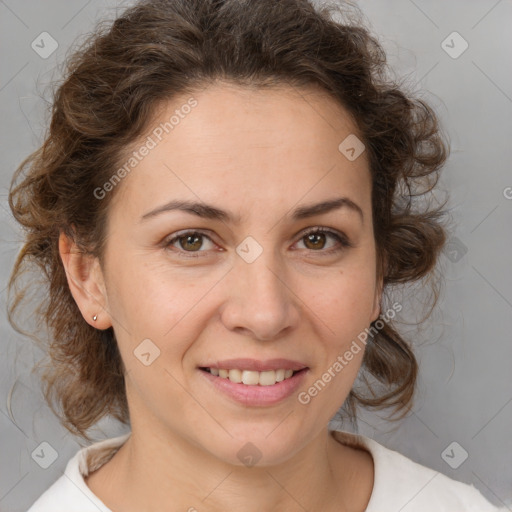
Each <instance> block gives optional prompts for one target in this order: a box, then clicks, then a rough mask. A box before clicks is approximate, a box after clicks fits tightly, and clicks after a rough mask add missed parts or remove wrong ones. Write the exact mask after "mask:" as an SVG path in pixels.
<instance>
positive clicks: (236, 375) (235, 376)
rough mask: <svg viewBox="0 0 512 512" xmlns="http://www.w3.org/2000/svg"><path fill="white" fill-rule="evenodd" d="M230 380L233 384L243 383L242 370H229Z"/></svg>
mask: <svg viewBox="0 0 512 512" xmlns="http://www.w3.org/2000/svg"><path fill="white" fill-rule="evenodd" d="M228 379H229V380H230V381H231V382H236V383H240V382H242V372H241V371H240V370H229V373H228Z"/></svg>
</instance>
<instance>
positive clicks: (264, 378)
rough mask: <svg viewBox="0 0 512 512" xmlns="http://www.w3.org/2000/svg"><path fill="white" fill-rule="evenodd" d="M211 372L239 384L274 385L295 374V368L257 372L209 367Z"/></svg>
mask: <svg viewBox="0 0 512 512" xmlns="http://www.w3.org/2000/svg"><path fill="white" fill-rule="evenodd" d="M208 370H209V372H210V373H211V374H212V375H215V376H216V377H217V376H218V377H221V378H223V379H229V380H230V381H231V382H235V383H237V384H240V383H243V384H245V385H247V386H258V385H260V386H273V385H274V384H276V383H277V382H281V381H283V380H285V379H289V378H290V377H291V376H292V375H293V370H284V369H280V370H266V371H264V372H256V371H252V370H238V369H231V370H223V369H222V370H221V369H217V368H208Z"/></svg>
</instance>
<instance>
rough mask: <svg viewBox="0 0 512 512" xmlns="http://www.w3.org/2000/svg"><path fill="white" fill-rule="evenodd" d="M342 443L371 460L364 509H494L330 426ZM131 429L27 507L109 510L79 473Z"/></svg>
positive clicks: (42, 511) (76, 463)
mask: <svg viewBox="0 0 512 512" xmlns="http://www.w3.org/2000/svg"><path fill="white" fill-rule="evenodd" d="M332 433H333V435H334V437H335V439H337V440H338V441H340V442H341V441H342V442H343V443H344V444H349V445H353V446H362V447H364V448H365V449H366V450H367V451H369V452H370V453H371V455H372V457H373V463H374V484H373V491H372V494H371V497H370V501H369V503H368V506H367V508H366V512H397V511H398V510H400V512H434V511H435V512H496V511H498V510H499V509H498V508H497V507H495V506H494V505H491V503H489V502H488V501H487V500H486V499H485V498H484V497H483V496H482V494H480V492H479V491H478V490H477V489H476V488H475V487H473V486H472V485H468V484H464V483H462V482H458V481H457V480H453V479H451V478H449V477H447V476H445V475H443V474H442V473H439V472H438V471H434V470H433V469H430V468H427V467H425V466H422V465H420V464H417V463H416V462H414V461H412V460H410V459H408V458H407V457H405V456H403V455H402V454H400V453H398V452H396V451H394V450H390V449H388V448H386V447H384V446H383V445H381V444H379V443H378V442H377V441H375V440H374V439H371V438H369V437H366V436H363V435H361V434H352V433H348V432H335V431H333V432H332ZM129 436H130V433H128V434H125V435H123V436H119V437H115V438H112V439H106V440H104V441H100V442H98V443H94V444H92V445H90V446H88V447H85V448H82V449H80V450H79V451H78V452H77V453H76V455H75V456H74V457H73V458H71V459H70V460H69V462H68V464H67V466H66V469H65V471H64V474H63V475H62V476H61V477H60V478H59V479H58V480H57V481H56V482H55V483H54V484H53V485H52V486H51V487H50V488H49V489H48V490H47V491H45V492H44V493H43V494H42V495H41V496H40V497H39V499H38V500H37V501H36V502H35V503H34V504H33V505H32V507H31V508H30V509H29V510H28V512H112V511H111V510H110V509H109V508H107V507H106V506H105V505H104V504H103V503H102V501H101V500H100V499H99V498H98V497H97V496H96V495H95V494H93V492H92V491H91V490H90V489H89V487H88V486H87V484H86V483H85V480H84V477H86V476H87V475H88V474H89V473H92V472H93V471H95V470H96V469H98V468H99V467H101V466H102V465H103V464H105V463H106V462H107V461H108V460H109V459H110V458H111V457H112V456H113V455H114V453H115V452H116V451H117V450H118V449H119V448H120V447H121V446H122V445H123V443H124V442H125V441H126V440H127V439H128V437H129Z"/></svg>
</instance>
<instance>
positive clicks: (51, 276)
mask: <svg viewBox="0 0 512 512" xmlns="http://www.w3.org/2000/svg"><path fill="white" fill-rule="evenodd" d="M333 12H334V13H335V14H339V15H340V16H341V17H342V18H344V19H343V20H335V16H333ZM356 18H357V12H356V9H355V7H354V6H353V5H350V4H347V5H346V6H343V5H341V6H340V5H339V3H338V6H333V5H330V6H329V5H327V6H323V7H321V8H320V7H318V6H317V7H315V6H313V5H312V4H311V3H310V2H309V1H307V0H280V1H279V2H275V0H258V1H257V2H254V1H252V0H149V1H142V2H139V3H138V4H136V5H135V6H134V7H132V8H129V9H128V10H126V11H125V12H124V13H123V14H122V15H121V16H120V17H119V18H117V19H116V20H115V21H114V23H113V24H110V25H104V24H103V25H101V24H100V25H99V26H98V27H97V29H96V31H95V32H94V33H93V34H92V35H91V36H90V37H89V38H88V40H87V41H86V42H85V43H84V44H83V45H82V47H81V48H79V49H78V50H76V51H75V53H74V54H73V55H72V57H71V58H70V59H69V60H68V65H67V70H66V73H65V77H64V79H63V80H62V83H61V84H60V85H59V86H58V88H56V90H55V93H54V98H53V102H52V112H51V122H50V125H49V130H48V133H47V134H46V138H45V141H44V143H43V144H42V146H41V147H40V148H39V149H38V150H37V151H35V152H34V153H33V154H32V155H30V156H29V157H28V158H27V159H26V160H25V161H24V162H22V164H21V165H20V166H19V168H18V169H17V171H16V173H15V175H14V177H13V182H12V185H11V190H10V194H9V205H10V208H11V210H12V212H13V215H14V217H15V219H16V220H17V221H18V222H19V223H20V224H21V225H22V226H23V228H24V237H25V238H24V244H23V246H22V249H21V251H20V253H19V255H18V257H17V260H16V262H15V265H14V268H13V271H12V274H11V278H10V281H9V292H10V296H11V295H12V293H13V292H15V293H14V296H13V297H11V298H10V299H9V310H8V313H9V320H10V322H11V324H12V325H13V326H14V327H15V328H16V329H17V330H19V331H20V332H24V333H25V334H27V332H25V331H24V330H23V329H21V327H19V324H18V323H17V322H16V320H15V319H14V317H15V313H16V312H17V310H18V309H19V307H20V305H21V304H22V303H23V302H24V298H25V297H26V292H27V291H28V288H30V287H31V286H34V285H35V283H34V282H29V283H28V284H26V285H24V286H23V287H21V286H20V283H21V279H22V276H23V275H24V273H25V272H26V271H28V270H34V269H36V270H37V271H38V272H39V274H41V272H42V276H43V279H44V283H45V284H46V286H47V294H46V296H45V297H44V300H43V301H42V302H41V303H40V304H39V307H38V309H37V312H36V313H37V314H36V320H39V321H40V322H41V324H42V323H43V322H44V323H45V325H46V327H47V328H48V330H49V332H50V337H49V338H50V340H49V341H47V342H44V343H45V344H44V349H45V350H46V352H47V354H48V359H49V364H48V365H47V368H46V371H45V374H44V376H43V381H44V392H45V397H46V400H47V401H48V403H49V404H50V406H51V407H52V408H53V410H54V412H55V413H56V414H57V415H58V416H59V417H60V419H61V421H62V423H63V425H64V426H65V427H66V428H68V429H69V430H70V431H71V432H73V433H75V434H78V435H81V436H82V437H84V438H88V436H87V430H88V429H89V428H90V427H91V426H93V425H94V424H95V423H96V422H97V421H98V420H100V419H101V418H102V417H103V416H105V415H111V416H113V417H115V418H117V419H119V420H120V421H122V422H125V423H128V422H129V412H128V405H127V401H126V395H125V385H124V376H123V372H124V367H123V364H122V361H121V357H120V354H119V351H118V348H117V342H116V339H115V336H114V332H113V330H112V328H110V329H107V330H105V331H100V330H97V329H94V328H93V327H91V326H90V325H89V324H87V323H86V322H85V320H84V319H83V317H82V315H81V313H80V311H79V309H78V307H77V305H76V303H75V301H74V299H73V297H72V295H71V293H70V290H69V287H68V284H67V280H66V275H65V272H64V268H63V265H62V261H61V259H60V256H59V250H58V239H59V234H60V233H61V232H64V233H66V234H67V235H68V236H70V237H72V238H73V239H74V240H75V242H76V243H77V245H78V246H79V247H80V248H81V249H82V250H83V251H84V253H87V254H92V255H95V256H97V257H98V258H100V260H101V257H102V254H103V251H104V247H105V240H106V238H105V226H106V219H107V214H108V206H109V203H110V201H111V199H112V196H113V195H114V193H110V194H107V196H106V197H105V198H104V199H102V200H96V199H93V198H94V197H95V196H94V190H95V189H96V188H97V187H101V186H102V185H103V184H104V183H106V182H107V181H108V180H109V179H110V178H111V176H112V174H113V170H115V169H117V166H118V165H119V162H122V161H123V159H122V157H123V155H126V151H127V148H129V147H130V145H131V144H133V143H134V142H136V141H137V137H139V136H140V135H141V134H143V132H144V130H145V129H146V128H147V126H148V123H149V122H150V121H151V118H152V115H153V114H154V112H155V107H156V106H157V105H158V104H159V102H161V101H165V100H169V99H172V98H174V97H175V96H176V95H183V94H191V93H193V92H194V91H198V90H201V89H202V88H205V87H207V86H208V85H209V84H212V83H214V82H216V81H218V80H223V81H226V82H229V83H234V84H237V85H243V86H246V87H258V88H265V87H275V86H288V87H294V88H296V89H297V90H298V91H300V90H301V88H302V87H309V86H312V87H317V88H318V87H319V88H321V89H322V90H323V91H325V92H327V93H328V94H330V95H331V96H332V97H333V98H335V99H336V100H337V101H338V102H340V103H341V104H342V105H343V106H344V108H345V109H346V110H347V111H348V112H349V113H350V114H351V115H352V116H353V119H354V122H355V123H356V126H357V128H358V130H359V136H360V138H362V140H363V142H364V144H365V146H366V151H367V154H368V158H369V162H370V171H371V175H372V183H373V188H372V209H373V221H374V235H375V240H376V247H377V255H378V258H377V260H378V268H377V273H378V276H379V277H380V278H382V280H383V284H384V286H385V287H386V288H385V289H387V287H388V286H392V285H393V284H403V283H409V282H413V281H418V280H422V279H424V278H429V277H432V273H433V271H434V267H435V264H436V261H437V259H438V255H439V253H440V250H441V249H442V247H443V244H444V242H445V237H446V235H445V229H444V227H443V225H442V223H441V219H440V217H441V215H442V214H443V212H442V210H441V208H436V209H434V208H430V209H428V208H427V209H424V210H423V211H419V210H418V209H415V208H413V207H412V203H413V200H414V199H415V198H417V197H422V196H425V195H426V194H427V193H429V192H430V191H431V190H432V188H433V187H434V186H435V184H436V183H437V179H438V173H439V170H440V169H441V167H442V165H443V164H444V162H445V160H446V158H447V155H448V145H447V144H446V143H445V142H444V140H443V136H442V133H441V130H440V127H439V123H438V120H437V118H436V115H435V113H434V111H433V109H432V108H431V107H429V106H428V104H426V103H425V102H424V101H423V100H421V99H417V98H414V97H413V96H412V95H410V94H407V93H406V92H405V91H404V90H403V88H400V87H399V85H398V84H397V83H396V81H393V80H391V79H390V78H389V77H388V76H387V64H386V56H385V53H384V51H383V49H382V47H381V46H380V44H379V43H378V41H377V40H376V39H375V37H374V36H372V35H371V34H370V31H369V30H368V29H367V28H365V27H364V25H363V24H361V23H359V22H356ZM38 286H40V285H39V284H38ZM436 300H437V295H436ZM18 312H19V311H18ZM33 337H35V338H36V339H38V337H37V335H33ZM39 341H40V342H41V343H43V341H42V340H39ZM362 369H363V370H364V372H366V373H367V374H369V375H370V376H373V377H374V378H375V379H377V381H379V382H380V383H382V384H383V385H384V386H385V387H386V390H387V391H386V392H385V393H384V394H381V395H376V394H375V393H373V392H372V393H371V396H363V395H359V394H357V393H356V392H355V391H354V390H352V391H351V392H350V394H349V396H348V397H347V400H346V401H345V404H344V407H345V408H346V410H347V411H348V412H349V415H350V417H351V420H352V421H353V420H354V418H355V414H356V409H355V406H356V404H357V403H359V404H362V405H364V406H369V407H375V408H384V407H388V406H395V410H398V411H399V410H402V409H408V407H409V405H410V402H411V400H412V398H413V395H414V390H415V383H416V376H417V371H418V365H417V361H416V359H415V356H414V353H413V351H412V349H411V348H410V346H409V343H408V342H406V341H405V340H404V339H403V338H402V337H401V335H400V334H399V333H398V332H397V330H396V329H395V328H394V326H393V322H391V321H390V322H387V323H386V325H385V326H384V328H383V329H381V330H380V331H379V332H378V334H377V335H376V336H375V337H374V339H373V340H372V341H371V342H370V343H368V345H367V347H366V351H365V356H364V359H363V365H362ZM55 405H58V406H59V407H58V408H56V407H55Z"/></svg>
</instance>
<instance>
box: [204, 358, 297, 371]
mask: <svg viewBox="0 0 512 512" xmlns="http://www.w3.org/2000/svg"><path fill="white" fill-rule="evenodd" d="M200 368H217V369H219V370H250V371H255V372H264V371H267V370H293V371H298V370H302V369H304V368H307V366H306V365H305V364H303V363H301V362H299V361H293V360H291V359H266V360H263V361H261V360H258V359H249V358H243V359H224V360H222V361H217V362H216V363H209V364H204V365H201V366H200Z"/></svg>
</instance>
